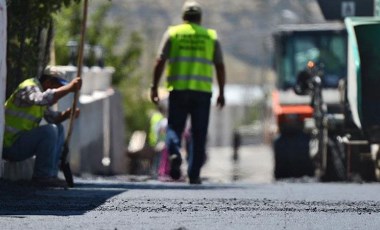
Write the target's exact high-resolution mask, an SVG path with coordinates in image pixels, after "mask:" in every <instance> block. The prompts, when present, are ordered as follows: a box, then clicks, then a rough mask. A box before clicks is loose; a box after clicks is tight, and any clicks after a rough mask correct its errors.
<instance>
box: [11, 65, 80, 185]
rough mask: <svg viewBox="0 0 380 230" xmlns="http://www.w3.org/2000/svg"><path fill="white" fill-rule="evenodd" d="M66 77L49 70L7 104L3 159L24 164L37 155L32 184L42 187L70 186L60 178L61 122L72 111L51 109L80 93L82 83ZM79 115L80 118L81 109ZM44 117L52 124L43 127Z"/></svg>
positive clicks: (26, 84) (22, 87)
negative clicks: (59, 102)
mask: <svg viewBox="0 0 380 230" xmlns="http://www.w3.org/2000/svg"><path fill="white" fill-rule="evenodd" d="M64 75H65V73H64V72H62V71H59V70H57V69H56V68H54V67H48V68H46V69H45V71H44V72H43V74H42V75H41V76H40V77H39V78H30V79H27V80H25V81H23V82H22V83H21V84H20V85H19V86H18V87H17V89H16V90H15V91H14V92H13V93H12V95H11V96H10V97H9V99H8V100H7V101H6V102H5V129H4V143H3V158H4V159H5V160H9V161H23V160H25V159H27V158H30V157H33V156H36V160H35V165H34V172H33V177H32V181H33V182H34V183H35V184H37V185H41V186H49V187H50V186H54V187H55V186H63V187H65V186H66V181H65V180H61V179H59V178H58V177H57V175H58V166H59V160H60V156H61V152H62V147H63V144H64V129H63V126H62V124H61V122H62V121H64V120H66V119H68V118H69V117H70V114H71V109H70V108H69V109H67V110H65V111H63V112H59V111H53V110H51V109H50V108H49V106H51V105H53V104H55V103H56V102H57V101H58V100H59V99H61V98H62V97H63V96H65V95H67V94H68V93H70V92H74V91H76V90H79V89H80V88H81V85H82V81H81V79H80V78H74V79H73V80H72V81H71V82H70V83H69V82H67V81H66V80H65V79H64V78H63V76H64ZM75 115H76V117H77V116H78V115H79V109H77V111H76V114H75ZM42 118H45V120H46V121H47V123H48V124H45V125H42V126H40V122H41V120H42Z"/></svg>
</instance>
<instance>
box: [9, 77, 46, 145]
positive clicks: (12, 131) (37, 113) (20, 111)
mask: <svg viewBox="0 0 380 230" xmlns="http://www.w3.org/2000/svg"><path fill="white" fill-rule="evenodd" d="M27 86H38V87H40V88H41V85H40V83H39V81H38V80H37V79H35V78H31V79H27V80H25V81H23V82H22V83H21V84H20V85H19V86H18V87H17V89H16V90H15V92H14V93H13V94H12V95H11V96H10V97H9V99H8V100H7V101H6V102H5V126H4V147H9V146H11V145H12V144H13V143H14V141H15V140H16V139H17V137H18V136H19V135H20V134H21V133H22V132H24V131H29V130H31V129H33V128H35V127H37V126H39V123H40V121H41V119H42V117H43V115H44V112H45V110H46V106H38V105H32V106H25V107H20V106H17V105H15V104H14V99H15V95H16V94H17V93H18V92H19V91H20V90H21V89H23V88H25V87H27Z"/></svg>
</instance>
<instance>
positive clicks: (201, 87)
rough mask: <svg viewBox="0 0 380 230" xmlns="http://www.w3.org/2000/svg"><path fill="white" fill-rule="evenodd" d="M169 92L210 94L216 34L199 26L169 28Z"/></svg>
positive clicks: (183, 25) (187, 25)
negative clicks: (189, 91) (201, 92)
mask: <svg viewBox="0 0 380 230" xmlns="http://www.w3.org/2000/svg"><path fill="white" fill-rule="evenodd" d="M169 36H170V44H171V46H170V53H169V65H168V68H167V76H168V77H167V86H168V88H169V90H173V89H175V90H195V91H203V92H211V89H212V75H213V64H214V63H213V58H214V49H215V41H216V39H217V35H216V31H215V30H211V29H206V28H204V27H202V26H199V25H197V24H192V23H189V24H182V25H178V26H173V27H169Z"/></svg>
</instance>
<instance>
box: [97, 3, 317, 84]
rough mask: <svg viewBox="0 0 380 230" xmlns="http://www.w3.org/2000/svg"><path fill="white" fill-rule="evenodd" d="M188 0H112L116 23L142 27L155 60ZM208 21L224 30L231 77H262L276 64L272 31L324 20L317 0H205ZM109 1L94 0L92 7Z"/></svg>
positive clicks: (148, 55)
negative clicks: (169, 30) (281, 27)
mask: <svg viewBox="0 0 380 230" xmlns="http://www.w3.org/2000/svg"><path fill="white" fill-rule="evenodd" d="M183 2H184V1H183V0H112V1H111V4H112V8H111V11H110V14H109V20H110V22H115V21H120V22H122V23H123V24H124V34H125V36H126V37H127V36H128V34H130V33H131V32H132V31H138V32H140V33H141V35H142V36H143V37H144V41H145V47H144V48H145V49H144V61H143V65H146V68H144V69H147V70H149V71H150V70H151V69H152V63H153V60H154V56H155V55H156V50H157V47H158V44H159V41H160V38H161V35H162V33H163V31H164V30H165V29H166V27H167V26H168V25H171V24H176V23H180V22H181V7H182V5H183ZM199 2H200V3H201V4H202V5H203V9H204V17H203V25H204V26H206V27H210V28H214V29H216V30H217V31H218V35H219V39H220V41H221V43H222V46H223V51H224V54H225V60H226V67H227V75H228V82H230V83H252V84H259V83H261V82H262V79H261V76H263V73H267V72H266V70H267V69H269V68H270V67H271V59H272V56H271V52H272V42H271V36H270V34H271V32H272V31H273V29H274V28H275V27H276V25H279V24H284V23H309V22H321V21H323V17H322V15H321V12H320V9H319V7H318V5H317V3H316V0H254V1H247V0H234V1H231V0H199ZM101 3H104V0H94V1H91V7H92V8H90V11H91V9H94V7H96V6H97V5H98V4H101Z"/></svg>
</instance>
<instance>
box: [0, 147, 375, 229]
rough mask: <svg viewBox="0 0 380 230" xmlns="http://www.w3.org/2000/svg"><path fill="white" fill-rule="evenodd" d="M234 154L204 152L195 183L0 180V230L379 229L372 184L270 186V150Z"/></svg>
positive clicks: (246, 149) (306, 180)
mask: <svg viewBox="0 0 380 230" xmlns="http://www.w3.org/2000/svg"><path fill="white" fill-rule="evenodd" d="M239 156H240V157H239V161H238V162H237V163H236V164H234V165H235V166H236V165H237V164H238V165H240V167H238V168H236V167H235V166H233V164H232V163H231V162H232V161H231V157H232V152H231V151H230V150H229V149H228V148H219V149H213V150H210V152H209V160H208V162H207V164H206V165H205V168H204V172H203V174H202V176H203V178H204V179H205V180H204V181H205V183H204V184H202V185H188V184H187V183H186V182H177V183H169V182H158V181H155V180H147V181H143V182H132V178H131V177H129V176H118V177H112V178H109V177H108V178H96V177H90V178H76V180H75V181H76V186H75V187H74V188H71V189H68V190H64V189H41V188H36V187H30V186H28V185H25V184H21V185H18V184H14V183H12V184H9V183H7V182H4V181H3V182H1V183H0V228H1V229H36V230H37V229H38V230H39V229H55V230H56V229H182V230H183V229H379V226H380V192H379V191H380V185H379V184H378V183H367V184H359V183H319V182H317V181H315V180H314V179H313V178H301V179H293V180H286V181H274V180H273V178H272V176H271V175H272V174H271V168H272V167H273V162H272V157H271V151H270V149H268V148H267V147H265V146H248V147H244V148H242V149H241V155H239ZM215 157H217V158H216V159H218V161H219V163H218V164H217V163H216V162H215V161H216V160H215ZM223 164H224V166H223ZM217 167H218V168H217ZM234 167H235V168H234ZM259 169H260V170H259Z"/></svg>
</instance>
